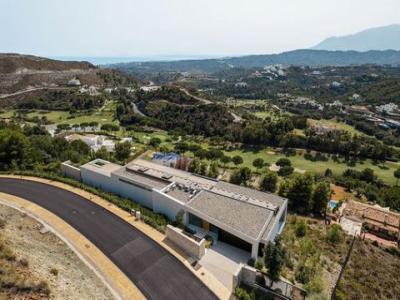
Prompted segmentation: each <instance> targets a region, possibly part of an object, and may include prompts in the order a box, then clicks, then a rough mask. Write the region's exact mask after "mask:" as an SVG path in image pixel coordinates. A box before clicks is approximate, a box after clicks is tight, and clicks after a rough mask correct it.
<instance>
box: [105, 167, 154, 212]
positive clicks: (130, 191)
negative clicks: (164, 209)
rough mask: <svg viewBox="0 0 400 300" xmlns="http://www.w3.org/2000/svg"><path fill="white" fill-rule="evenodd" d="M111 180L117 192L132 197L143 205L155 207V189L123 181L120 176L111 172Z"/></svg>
mask: <svg viewBox="0 0 400 300" xmlns="http://www.w3.org/2000/svg"><path fill="white" fill-rule="evenodd" d="M111 181H112V183H113V186H115V191H113V192H114V193H115V194H117V195H120V196H122V197H125V198H128V199H132V200H134V201H135V202H137V203H139V204H140V205H142V206H145V207H147V208H150V209H153V191H152V190H151V189H145V188H143V187H140V186H138V185H135V184H133V183H127V182H124V181H121V180H120V178H119V177H118V176H115V175H113V174H111Z"/></svg>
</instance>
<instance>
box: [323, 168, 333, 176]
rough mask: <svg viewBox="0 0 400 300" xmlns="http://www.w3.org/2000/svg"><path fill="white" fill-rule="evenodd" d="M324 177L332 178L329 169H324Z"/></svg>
mask: <svg viewBox="0 0 400 300" xmlns="http://www.w3.org/2000/svg"><path fill="white" fill-rule="evenodd" d="M324 176H325V177H332V176H333V172H332V170H331V169H329V168H328V169H326V170H325V174H324Z"/></svg>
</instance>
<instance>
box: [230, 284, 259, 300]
mask: <svg viewBox="0 0 400 300" xmlns="http://www.w3.org/2000/svg"><path fill="white" fill-rule="evenodd" d="M235 296H236V297H238V299H240V300H254V299H255V295H254V292H251V293H249V292H248V291H246V290H245V289H243V288H241V287H237V288H235Z"/></svg>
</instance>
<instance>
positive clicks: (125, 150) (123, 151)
mask: <svg viewBox="0 0 400 300" xmlns="http://www.w3.org/2000/svg"><path fill="white" fill-rule="evenodd" d="M131 147H132V145H131V143H130V142H128V141H126V142H123V143H117V144H116V145H115V149H114V150H115V157H116V159H118V160H119V161H124V160H126V159H128V158H129V156H130V155H131Z"/></svg>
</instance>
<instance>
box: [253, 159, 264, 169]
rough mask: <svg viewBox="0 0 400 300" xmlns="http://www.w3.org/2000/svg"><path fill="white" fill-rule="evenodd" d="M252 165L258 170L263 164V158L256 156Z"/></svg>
mask: <svg viewBox="0 0 400 300" xmlns="http://www.w3.org/2000/svg"><path fill="white" fill-rule="evenodd" d="M253 166H254V167H255V168H257V170H258V169H261V168H262V167H263V166H264V160H263V159H262V158H256V159H255V160H254V161H253Z"/></svg>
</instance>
